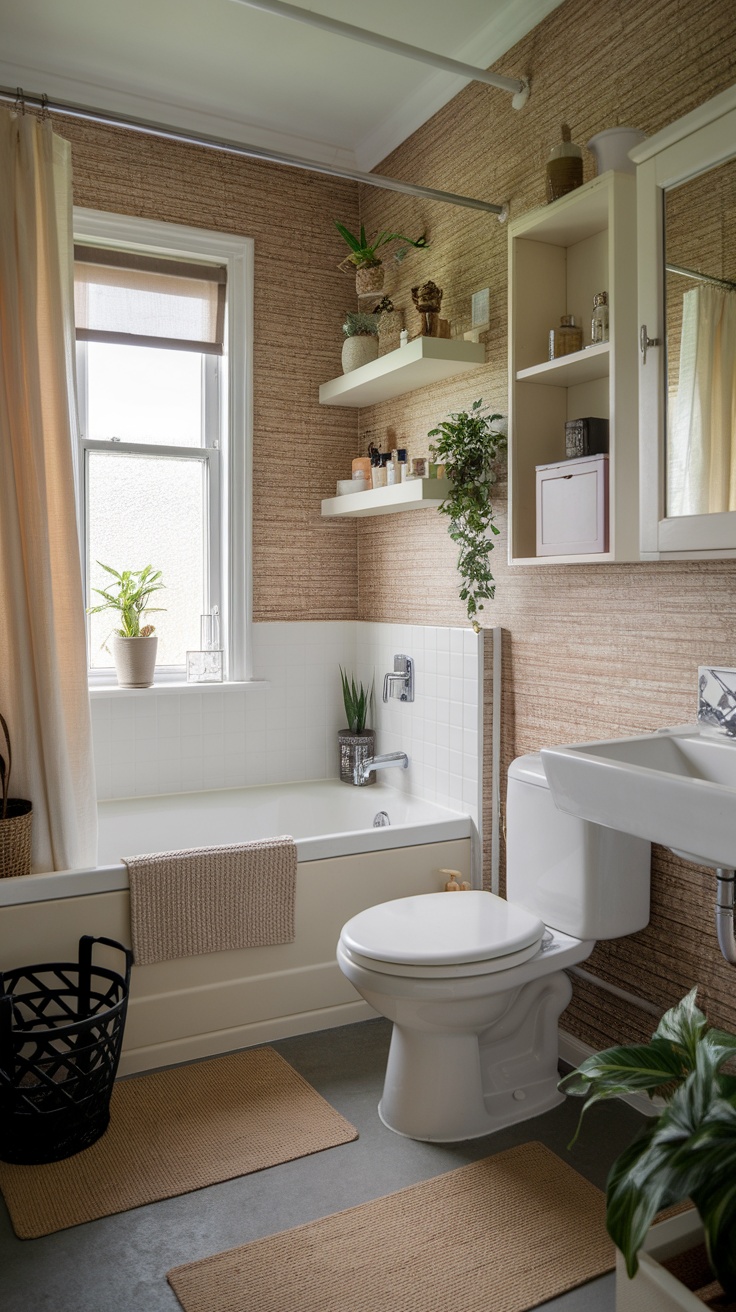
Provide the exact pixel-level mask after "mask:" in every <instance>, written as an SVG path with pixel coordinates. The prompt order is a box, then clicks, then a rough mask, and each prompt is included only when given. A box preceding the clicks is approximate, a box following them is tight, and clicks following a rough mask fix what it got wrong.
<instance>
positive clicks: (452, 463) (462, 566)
mask: <svg viewBox="0 0 736 1312" xmlns="http://www.w3.org/2000/svg"><path fill="white" fill-rule="evenodd" d="M428 436H429V437H433V438H435V441H434V443H433V445H432V446H431V447H430V453H431V454H432V457H433V459H434V460H436V461H437V463H438V464H441V465H444V466H445V473H446V475H447V477H448V478H449V479H450V482H451V487H450V491H449V493H448V495H447V497H446V498H445V500H444V501H443V502H442V504H441V506H440V507H439V509H440V514H442V515H447V516H448V518H449V520H450V524H449V533H450V537H451V538H452V540H453V542H456V543H457V544H458V547H459V549H460V550H459V556H458V562H457V568H458V571H459V573H460V577H461V585H460V600H461V601H464V602H465V605H466V608H467V613H468V619H469V620H470V621H471V623H472V625H473V628H474V629H475V630H476V632H477V631H478V630H479V629H480V624H479V623H478V612H479V611H481V610H483V604H484V602H486V601H488V600H490V599H491V598H492V597H494V596H495V592H496V585H495V582H494V579H493V574H492V573H491V565H490V560H489V556H490V554H491V551H492V550H493V547H494V545H495V544H494V541H493V538H494V537H495V536H497V535H498V532H499V530H498V528H497V526H496V524H495V523H494V521H493V506H492V504H491V491H492V489H493V485H494V484H495V483H496V482H497V479H498V474H497V472H496V470H497V468H498V466H499V464H500V463H501V462H502V461H503V460H505V458H506V449H507V436H506V426H505V420H504V417H503V415H489V414H487V413H486V412H485V411H484V410H483V401H482V400H479V401H474V402H473V404H472V406H471V407H470V409H469V410H461V411H459V412H458V413H457V414H451V415H448V417H447V419H445V420H444V421H443V423H441V424H438V425H437V427H436V428H432V429H431V430H430V432H429V434H428Z"/></svg>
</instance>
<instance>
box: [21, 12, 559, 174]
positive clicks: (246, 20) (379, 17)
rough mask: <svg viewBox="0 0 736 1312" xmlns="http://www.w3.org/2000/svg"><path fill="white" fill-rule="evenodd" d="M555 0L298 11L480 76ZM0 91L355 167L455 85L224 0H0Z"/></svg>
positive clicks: (382, 150)
mask: <svg viewBox="0 0 736 1312" xmlns="http://www.w3.org/2000/svg"><path fill="white" fill-rule="evenodd" d="M293 2H295V3H296V2H298V0H293ZM559 3H561V0H371V3H370V4H369V5H366V4H364V3H361V2H360V0H315V3H314V4H307V3H300V4H299V8H301V9H305V10H309V9H310V8H311V9H314V10H316V11H317V12H319V13H321V14H326V15H329V16H330V17H333V18H339V19H340V20H342V21H343V22H346V23H352V24H354V25H355V26H357V27H363V28H368V29H370V30H371V31H374V32H379V33H381V34H382V35H385V36H390V37H393V38H394V39H396V40H399V41H404V42H406V43H408V44H410V45H415V46H420V47H421V48H423V49H425V50H433V51H436V52H438V53H440V54H443V55H449V56H450V57H452V58H454V59H460V60H463V61H464V62H466V63H469V64H473V65H475V66H477V67H480V68H487V67H488V66H489V65H490V64H491V63H493V62H494V61H495V60H496V59H498V58H500V56H501V55H503V54H504V53H505V52H506V51H507V50H508V49H509V48H510V47H511V46H512V45H513V44H514V43H515V42H516V41H518V40H519V38H520V37H522V36H523V35H524V34H525V33H526V32H528V31H530V29H531V28H532V27H534V26H535V25H536V24H537V23H538V22H539V21H540V20H541V19H542V18H543V17H544V16H545V14H547V13H549V12H550V10H552V9H555V8H556V6H557V5H558V4H559ZM504 72H506V73H507V74H509V75H510V76H513V77H516V76H521V75H522V74H523V72H524V70H523V69H515V68H508V69H504ZM0 85H2V86H4V87H10V88H15V87H16V86H21V87H23V88H24V90H26V91H27V92H28V93H29V94H41V93H43V92H45V93H46V95H47V96H48V97H49V99H50V100H52V101H53V100H54V98H56V99H58V100H66V101H68V102H72V103H74V104H78V105H84V106H91V107H94V108H97V109H103V110H106V111H108V112H111V113H114V114H121V115H126V116H130V117H135V118H143V119H147V120H149V121H152V122H157V123H163V124H166V125H168V126H172V127H175V128H179V129H184V130H186V131H189V132H194V133H196V132H201V133H203V134H205V135H210V136H216V137H226V138H229V139H230V140H234V141H239V142H244V143H247V144H248V145H255V146H259V147H263V148H265V149H271V150H278V151H283V152H287V153H292V154H297V155H300V156H304V157H307V158H311V159H315V160H319V161H320V162H328V163H331V164H337V165H343V166H346V167H354V168H355V167H357V168H359V169H366V170H367V169H371V168H374V167H375V165H376V164H377V163H378V162H379V161H380V160H381V159H383V158H384V156H385V155H387V154H388V153H389V151H391V150H392V149H393V148H394V147H395V146H397V145H398V144H399V143H400V142H401V141H403V140H405V139H406V137H408V136H409V135H410V134H411V133H412V132H414V131H415V130H416V129H417V128H418V127H419V126H421V124H422V123H424V122H426V120H427V119H428V118H429V117H430V115H432V114H433V113H435V112H436V111H437V110H438V109H440V108H441V107H442V105H444V104H446V103H447V101H448V100H451V99H452V97H453V96H454V95H456V94H457V93H458V91H460V90H461V89H462V87H463V86H465V85H466V82H465V81H464V79H462V78H458V77H455V76H454V75H452V74H448V73H444V72H441V71H439V70H437V69H435V68H432V67H429V66H427V65H424V64H420V63H415V62H414V61H410V60H408V59H405V58H403V57H400V56H398V55H393V54H386V53H385V52H383V51H381V50H377V49H375V48H373V47H369V46H366V45H363V44H359V43H357V42H355V41H351V40H347V39H345V38H344V37H339V36H335V35H332V34H331V33H327V32H322V31H319V30H317V29H314V28H310V27H308V26H306V25H305V24H304V23H301V22H295V21H293V20H290V19H286V18H282V17H280V16H279V17H277V16H276V15H273V14H268V13H261V12H259V11H257V10H254V9H250V8H247V7H246V6H245V5H243V4H239V3H235V0H21V2H20V3H19V0H0ZM486 93H487V95H488V97H489V104H491V105H492V104H493V100H494V98H496V97H498V98H502V99H503V98H506V97H508V92H505V91H499V90H496V89H495V88H492V87H488V88H487V92H486Z"/></svg>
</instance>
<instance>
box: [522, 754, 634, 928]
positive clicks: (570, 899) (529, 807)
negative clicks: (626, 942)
mask: <svg viewBox="0 0 736 1312" xmlns="http://www.w3.org/2000/svg"><path fill="white" fill-rule="evenodd" d="M508 785H509V786H508V797H507V802H506V896H507V898H508V899H509V901H510V902H518V903H519V904H520V905H521V906H523V907H526V909H527V910H528V911H531V912H532V913H533V914H534V915H537V916H539V918H540V919H541V920H543V921H544V923H545V925H549V926H550V928H551V929H559V930H561V931H562V932H563V933H564V934H572V935H573V937H574V938H583V939H589V938H596V939H597V938H620V937H621V936H622V935H624V934H634V933H635V932H636V931H637V930H638V929H643V928H644V926H645V925H646V924H648V922H649V883H650V844H649V843H646V842H644V840H643V839H641V838H633V837H632V836H631V834H623V833H620V832H619V831H618V830H617V829H605V828H604V827H603V826H602V825H596V824H592V823H591V822H590V821H588V820H579V819H578V818H577V817H576V816H572V815H565V814H564V813H563V812H562V811H558V810H557V807H556V806H555V804H554V801H553V800H552V794H551V792H550V791H549V787H548V784H547V778H546V775H545V773H544V766H543V765H542V758H541V756H539V755H538V754H534V755H530V756H520V757H518V758H517V759H516V760H515V761H512V763H511V766H510V767H509V780H508Z"/></svg>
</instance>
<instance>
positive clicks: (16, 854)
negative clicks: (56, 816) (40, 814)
mask: <svg viewBox="0 0 736 1312" xmlns="http://www.w3.org/2000/svg"><path fill="white" fill-rule="evenodd" d="M32 821H33V809H32V805H31V803H30V802H26V801H25V800H24V799H23V798H20V797H9V798H8V805H7V810H6V814H5V819H4V820H0V879H12V878H13V877H14V876H16V875H30V873H31V824H32Z"/></svg>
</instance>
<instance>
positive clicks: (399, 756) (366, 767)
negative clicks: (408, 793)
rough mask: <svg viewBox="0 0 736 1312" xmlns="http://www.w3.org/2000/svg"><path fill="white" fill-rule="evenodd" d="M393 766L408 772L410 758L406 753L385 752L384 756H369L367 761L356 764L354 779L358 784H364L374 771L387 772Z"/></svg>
mask: <svg viewBox="0 0 736 1312" xmlns="http://www.w3.org/2000/svg"><path fill="white" fill-rule="evenodd" d="M391 765H396V766H399V767H400V768H401V769H402V770H408V769H409V757H408V756H407V754H406V752H385V753H384V755H383V756H367V757H366V758H365V760H363V761H358V762H357V763H356V766H355V770H354V771H353V779H354V781H355V783H356V784H364V783H365V782H366V781H367V779H368V775H369V774H370V773H371V771H372V770H387V769H388V767H389V766H391Z"/></svg>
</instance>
